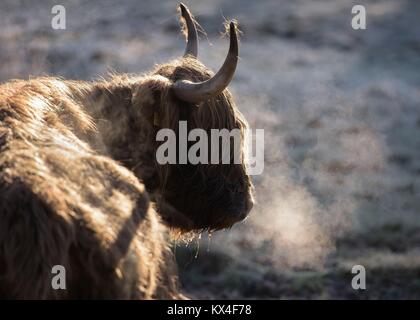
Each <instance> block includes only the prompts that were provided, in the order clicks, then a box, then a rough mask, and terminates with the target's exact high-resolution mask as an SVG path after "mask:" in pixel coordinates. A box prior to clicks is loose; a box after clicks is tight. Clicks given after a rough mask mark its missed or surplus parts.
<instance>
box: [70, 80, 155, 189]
mask: <svg viewBox="0 0 420 320" xmlns="http://www.w3.org/2000/svg"><path fill="white" fill-rule="evenodd" d="M133 83H134V80H132V79H126V80H125V81H123V80H121V81H110V82H97V83H95V82H93V83H89V84H87V85H86V88H85V90H84V93H83V95H79V97H78V99H80V100H81V101H80V102H81V104H82V105H83V107H84V109H85V110H86V112H87V113H88V114H89V115H90V116H91V117H92V119H93V121H94V123H95V126H96V128H97V133H96V134H94V135H90V136H89V137H88V138H87V140H88V141H87V142H88V143H89V144H90V145H91V146H92V147H93V148H94V149H95V150H97V151H98V152H100V153H103V154H106V155H108V156H111V157H112V158H113V159H115V160H117V161H119V162H120V163H122V164H124V165H125V166H126V167H128V168H129V169H131V170H133V171H134V172H135V173H136V175H137V176H138V177H140V178H141V179H142V180H143V181H145V182H146V184H147V181H148V180H151V181H153V180H156V179H153V178H154V175H155V170H154V158H153V157H154V155H153V152H152V151H151V150H149V147H148V145H149V144H148V143H147V141H146V139H150V137H146V136H145V135H144V134H143V131H142V130H141V127H140V125H139V122H138V121H136V119H135V118H134V117H135V114H134V109H133V106H132V84H133ZM149 187H150V188H151V189H153V186H152V185H150V186H149Z"/></svg>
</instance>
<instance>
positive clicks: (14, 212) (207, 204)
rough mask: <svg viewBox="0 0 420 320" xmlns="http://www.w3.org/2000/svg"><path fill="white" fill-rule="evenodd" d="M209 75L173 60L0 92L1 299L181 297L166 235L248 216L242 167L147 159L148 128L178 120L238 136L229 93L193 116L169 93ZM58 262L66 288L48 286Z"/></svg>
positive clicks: (151, 142)
mask: <svg viewBox="0 0 420 320" xmlns="http://www.w3.org/2000/svg"><path fill="white" fill-rule="evenodd" d="M211 75H212V73H211V72H210V71H209V70H208V69H206V68H205V67H204V66H203V65H202V64H201V63H200V62H198V61H197V60H196V59H193V58H182V59H180V60H176V61H173V62H171V63H168V64H165V65H161V66H159V67H158V68H157V69H156V70H154V71H153V72H152V73H150V74H148V75H143V76H129V75H118V76H112V77H110V79H108V80H102V81H97V82H77V81H65V80H60V79H56V78H38V79H33V80H29V81H14V82H9V83H6V84H4V85H2V86H0V221H1V223H0V297H3V298H122V299H125V298H146V299H147V298H176V297H179V295H178V292H177V280H176V276H175V274H176V272H175V267H174V263H173V257H172V255H171V252H170V251H169V249H168V248H167V245H166V241H165V239H164V237H165V229H166V226H169V227H171V228H175V229H177V230H180V231H182V232H188V231H199V230H202V229H220V228H224V227H229V226H231V225H232V224H233V223H235V222H237V221H240V220H241V219H243V218H244V217H245V216H246V214H247V213H248V211H249V210H250V207H251V206H252V196H251V190H252V185H251V182H250V179H249V177H248V175H247V174H246V169H245V166H244V165H243V164H242V165H233V164H232V165H199V166H192V165H190V164H187V165H173V166H169V165H168V166H159V165H158V164H157V163H156V161H155V151H156V148H157V147H158V143H157V142H156V141H155V134H156V132H157V130H158V129H159V128H172V129H174V130H175V131H176V132H177V127H178V121H179V120H187V121H188V126H189V129H193V128H198V127H199V128H203V129H205V130H210V129H212V128H227V129H233V128H239V129H241V130H243V129H244V128H245V126H246V123H245V121H244V120H243V117H242V116H241V114H240V113H239V111H238V110H237V109H236V107H235V105H234V103H233V101H232V97H231V95H230V93H229V92H228V91H227V90H225V91H224V92H223V93H222V94H220V95H219V96H218V97H215V98H212V99H210V100H209V101H206V102H204V103H202V104H201V105H199V106H195V105H191V104H189V103H185V102H182V101H179V100H177V99H176V98H175V97H174V96H173V94H172V92H171V89H170V88H171V84H172V83H173V82H174V81H176V80H178V79H187V80H204V79H208V78H209V77H210V76H211ZM155 114H156V117H157V118H158V120H159V125H158V126H156V125H154V117H155ZM133 173H134V174H133ZM139 179H140V180H141V181H143V182H144V185H143V184H142V183H141V182H140V181H139ZM146 190H147V191H146ZM149 196H150V198H151V200H152V203H154V204H155V206H156V210H157V212H156V211H155V210H153V208H152V205H151V202H149ZM162 221H163V223H162ZM165 225H166V226H165ZM57 264H61V265H63V266H65V267H66V270H67V290H53V289H52V288H51V282H50V279H51V268H52V266H53V265H57Z"/></svg>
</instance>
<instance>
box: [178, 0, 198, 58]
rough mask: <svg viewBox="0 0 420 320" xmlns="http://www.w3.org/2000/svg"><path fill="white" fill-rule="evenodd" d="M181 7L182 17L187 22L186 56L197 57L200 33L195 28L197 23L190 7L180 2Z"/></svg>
mask: <svg viewBox="0 0 420 320" xmlns="http://www.w3.org/2000/svg"><path fill="white" fill-rule="evenodd" d="M179 7H180V8H181V14H182V17H183V18H184V19H185V23H186V24H187V32H188V37H187V47H186V48H185V53H184V57H185V56H187V55H190V56H193V57H194V58H197V54H198V35H197V29H196V28H195V23H194V21H193V19H192V18H191V15H190V11H189V10H188V8H187V7H186V6H185V5H184V4H183V3H180V4H179Z"/></svg>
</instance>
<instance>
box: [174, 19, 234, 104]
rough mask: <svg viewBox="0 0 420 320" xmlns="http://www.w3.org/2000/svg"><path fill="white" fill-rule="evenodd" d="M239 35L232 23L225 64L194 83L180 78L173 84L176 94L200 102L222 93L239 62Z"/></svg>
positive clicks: (182, 98)
mask: <svg viewBox="0 0 420 320" xmlns="http://www.w3.org/2000/svg"><path fill="white" fill-rule="evenodd" d="M238 51H239V49H238V37H237V34H236V27H235V24H234V23H233V22H231V23H230V47H229V53H228V55H227V57H226V60H225V62H224V63H223V66H222V67H221V68H220V70H219V71H218V72H217V73H216V74H215V75H214V76H213V77H212V78H210V79H208V80H206V81H203V82H198V83H194V82H191V81H188V80H178V81H176V82H175V83H174V85H173V90H174V93H175V95H176V96H177V97H178V98H179V99H181V100H184V101H188V102H192V103H198V102H201V101H204V100H207V99H209V98H211V97H214V96H216V95H218V94H219V93H221V92H222V91H223V90H224V89H225V88H226V87H227V86H228V84H229V82H230V81H231V80H232V77H233V74H234V73H235V69H236V65H237V63H238Z"/></svg>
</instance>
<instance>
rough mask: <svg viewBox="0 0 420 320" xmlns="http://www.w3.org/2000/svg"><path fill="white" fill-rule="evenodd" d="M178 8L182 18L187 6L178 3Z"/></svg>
mask: <svg viewBox="0 0 420 320" xmlns="http://www.w3.org/2000/svg"><path fill="white" fill-rule="evenodd" d="M179 8H180V9H181V13H182V16H184V15H185V14H186V13H187V11H188V9H187V6H186V5H185V4H183V3H182V2H180V3H179Z"/></svg>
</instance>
